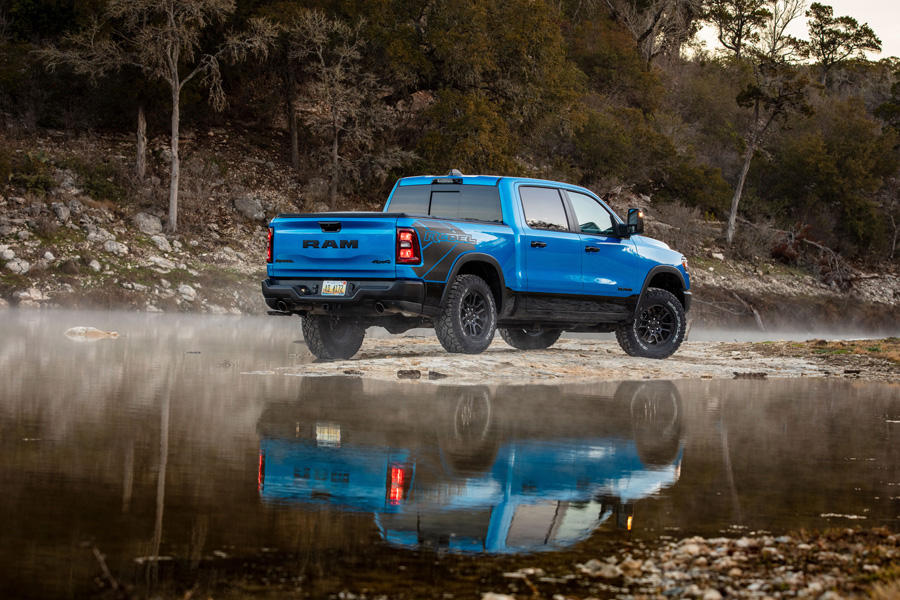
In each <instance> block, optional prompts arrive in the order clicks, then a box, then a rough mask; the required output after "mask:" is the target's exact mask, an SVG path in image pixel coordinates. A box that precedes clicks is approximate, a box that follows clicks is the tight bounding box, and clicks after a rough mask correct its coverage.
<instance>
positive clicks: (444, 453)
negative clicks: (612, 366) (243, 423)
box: [259, 379, 683, 553]
mask: <svg viewBox="0 0 900 600" xmlns="http://www.w3.org/2000/svg"><path fill="white" fill-rule="evenodd" d="M333 385H334V384H333V383H331V382H330V381H328V380H325V379H307V380H306V381H304V383H303V388H302V394H301V395H302V396H303V398H306V399H309V398H322V399H326V400H325V401H323V402H312V403H311V402H308V401H307V402H303V403H297V404H275V405H273V406H270V407H269V408H268V409H267V410H266V411H265V412H264V413H263V415H262V418H261V420H260V424H259V429H260V433H261V434H262V436H263V437H262V441H261V444H260V474H259V489H260V496H261V497H262V499H263V500H264V501H267V502H279V503H284V502H289V503H297V505H298V506H303V505H304V504H305V505H309V504H313V503H327V504H329V505H330V506H333V507H336V508H340V509H343V510H352V511H364V512H369V513H371V514H373V515H374V517H375V522H376V524H377V526H378V530H379V531H380V533H381V535H382V537H383V538H384V539H385V540H386V541H387V542H388V543H390V544H391V545H394V546H400V547H410V548H416V547H419V546H428V547H433V548H447V549H450V550H456V551H462V552H489V553H500V552H528V551H534V550H543V549H559V548H561V547H565V546H567V545H571V544H573V543H575V542H576V541H579V540H582V539H584V538H586V537H587V536H588V535H590V533H591V532H592V531H593V530H595V529H596V528H597V527H599V526H600V525H601V524H602V523H604V522H605V521H608V520H611V522H612V523H613V524H614V526H617V527H620V528H623V529H630V528H631V526H632V516H633V515H632V511H633V506H634V503H635V502H636V501H638V500H640V499H641V498H644V497H647V496H650V495H652V494H655V493H658V492H659V491H660V490H662V489H664V488H666V487H668V486H670V485H672V484H673V483H675V482H676V481H677V479H678V473H679V467H680V461H681V449H682V441H683V440H682V437H681V411H682V407H681V399H680V397H679V394H678V391H677V389H676V388H675V386H674V385H673V384H672V383H671V382H667V381H654V382H641V383H638V382H627V383H623V384H620V385H615V384H613V385H610V386H608V389H610V391H611V392H612V393H611V394H609V395H603V394H602V393H601V394H596V395H592V396H589V397H586V396H581V395H568V394H564V393H563V394H560V393H559V390H557V389H555V388H549V387H547V388H536V389H535V388H531V389H528V390H526V389H525V388H517V387H513V386H504V387H500V388H497V389H491V388H488V387H474V386H473V387H454V386H443V387H439V388H436V389H429V388H425V389H424V390H421V391H422V392H426V391H427V392H431V393H429V394H428V401H427V402H422V403H413V404H411V403H410V402H409V399H408V398H403V397H397V396H390V395H379V398H378V399H377V410H376V411H373V410H372V408H373V407H372V406H371V402H372V400H373V398H372V396H371V395H370V394H365V393H363V390H362V388H363V386H362V383H361V382H358V381H357V382H347V383H345V384H344V385H345V389H344V390H342V394H341V395H340V396H336V395H334V394H332V393H331V391H332V390H331V389H330V388H332V387H333ZM354 385H356V387H358V388H360V389H359V390H358V391H352V386H354ZM348 387H349V388H350V389H347V388H348ZM604 391H606V390H604ZM373 412H377V414H378V417H377V418H374V419H373V418H372V416H373Z"/></svg>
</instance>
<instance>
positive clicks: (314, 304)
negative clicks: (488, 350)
mask: <svg viewBox="0 0 900 600" xmlns="http://www.w3.org/2000/svg"><path fill="white" fill-rule="evenodd" d="M346 281H347V293H346V295H344V296H323V295H321V293H320V292H321V289H322V280H321V279H265V280H263V282H262V293H263V297H264V298H265V300H266V305H267V306H268V307H269V308H271V309H272V310H278V311H282V312H300V313H306V314H328V315H335V316H337V315H340V316H347V317H375V316H379V315H390V314H402V315H405V316H422V317H431V316H435V313H436V309H435V307H432V306H425V284H424V283H423V282H421V281H412V280H406V279H397V280H385V279H380V280H349V279H348V280H346Z"/></svg>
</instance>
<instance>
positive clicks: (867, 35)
mask: <svg viewBox="0 0 900 600" xmlns="http://www.w3.org/2000/svg"><path fill="white" fill-rule="evenodd" d="M806 16H807V17H808V18H809V23H808V26H809V51H810V54H812V55H813V56H814V57H815V58H816V60H817V61H818V62H819V68H820V69H821V71H822V85H825V84H826V82H827V81H828V72H829V71H830V70H831V69H832V68H833V67H834V66H835V65H837V64H840V63H842V62H844V61H845V60H847V59H850V58H854V57H858V58H865V53H866V52H881V40H879V39H878V36H876V35H875V32H874V31H872V28H871V27H869V26H868V24H866V23H863V24H862V25H860V24H859V23H857V21H856V19H854V18H853V17H835V16H834V11H833V9H832V8H831V7H830V6H826V5H824V4H819V3H818V2H813V3H812V4H811V5H810V7H809V10H808V11H806Z"/></svg>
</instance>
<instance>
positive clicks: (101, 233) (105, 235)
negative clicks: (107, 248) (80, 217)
mask: <svg viewBox="0 0 900 600" xmlns="http://www.w3.org/2000/svg"><path fill="white" fill-rule="evenodd" d="M85 230H87V232H88V235H87V241H89V242H106V241H109V240H114V239H116V236H114V235H113V234H111V233H110V232H108V231H107V230H105V229H103V228H102V227H97V226H96V225H93V224H88V225H86V226H85Z"/></svg>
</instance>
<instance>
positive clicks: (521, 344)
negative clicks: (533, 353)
mask: <svg viewBox="0 0 900 600" xmlns="http://www.w3.org/2000/svg"><path fill="white" fill-rule="evenodd" d="M561 335H562V329H543V330H539V331H530V330H528V329H511V328H506V329H501V330H500V337H502V338H503V341H504V342H506V343H507V344H509V345H510V346H512V347H513V348H516V349H517V350H543V349H545V348H549V347H550V346H552V345H553V344H555V343H556V340H558V339H559V336H561Z"/></svg>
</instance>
